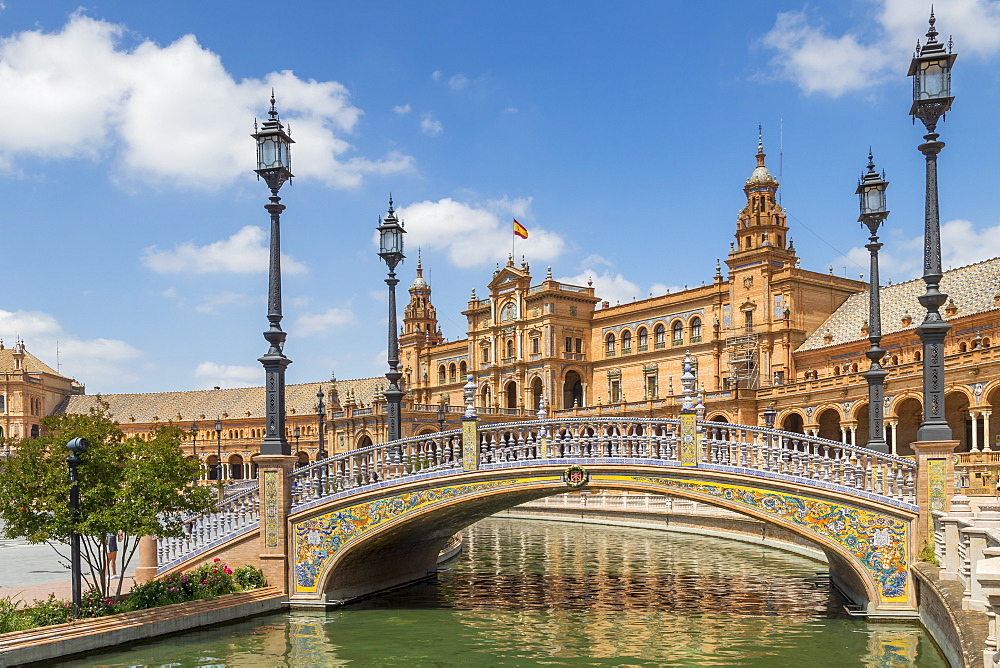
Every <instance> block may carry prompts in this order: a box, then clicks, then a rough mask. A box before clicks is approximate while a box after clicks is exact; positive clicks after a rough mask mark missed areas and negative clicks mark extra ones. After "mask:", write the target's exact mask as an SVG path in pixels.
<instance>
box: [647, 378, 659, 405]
mask: <svg viewBox="0 0 1000 668" xmlns="http://www.w3.org/2000/svg"><path fill="white" fill-rule="evenodd" d="M658 391H659V388H658V387H657V383H656V376H646V398H647V399H655V398H656V397H657V393H658Z"/></svg>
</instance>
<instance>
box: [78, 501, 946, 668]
mask: <svg viewBox="0 0 1000 668" xmlns="http://www.w3.org/2000/svg"><path fill="white" fill-rule="evenodd" d="M466 537H467V540H466V547H465V553H464V554H463V556H462V557H461V558H460V559H458V560H457V561H456V562H454V563H453V564H451V568H450V570H448V571H447V572H444V573H442V574H441V575H440V577H439V578H438V581H437V582H436V583H430V584H424V585H419V586H415V587H410V588H407V589H405V590H401V591H398V592H395V593H393V594H389V595H386V596H381V597H378V598H374V599H371V600H369V601H365V602H362V603H359V604H355V605H352V606H348V607H345V608H339V609H335V610H331V611H330V612H326V613H320V612H312V613H303V612H292V613H290V614H279V615H269V616H266V617H259V618H256V619H253V620H248V621H244V622H239V623H236V624H230V625H227V626H224V627H219V628H214V629H209V630H206V631H201V632H198V633H189V634H184V635H182V636H178V637H175V638H170V639H167V640H164V641H159V642H155V643H146V644H143V645H142V646H139V647H136V648H135V649H132V650H129V651H125V652H119V653H116V654H114V655H112V654H105V655H103V656H102V657H92V658H90V659H88V660H84V661H78V662H72V663H67V664H64V665H79V666H124V665H129V666H163V665H171V666H222V665H224V666H343V665H351V666H523V665H548V666H569V665H574V666H579V665H593V666H619V665H631V666H652V665H656V666H736V665H739V666H761V667H763V666H767V667H769V668H770V667H772V666H803V665H806V666H808V665H813V666H872V667H883V666H884V667H890V666H891V667H895V666H914V665H916V666H944V665H946V664H945V662H944V661H943V660H942V659H941V658H940V656H939V655H938V654H937V652H936V650H935V648H934V646H933V644H932V643H931V642H930V641H929V639H928V637H927V636H926V635H925V634H924V633H923V632H922V631H921V630H920V629H919V627H916V626H909V625H898V626H884V625H880V626H876V625H872V624H865V623H864V622H860V621H856V620H852V619H847V618H844V617H843V616H842V615H841V614H840V612H839V611H840V610H841V609H842V604H843V601H842V600H841V599H840V598H839V597H838V596H837V594H836V593H831V591H830V590H829V588H828V586H827V585H826V583H825V581H824V580H823V579H822V578H816V577H815V572H816V571H817V570H819V569H820V568H822V566H821V565H820V564H817V563H815V562H812V561H810V560H808V559H804V558H802V557H798V556H795V555H790V554H785V553H781V552H776V551H773V550H770V549H768V548H763V547H759V546H754V545H748V544H743V543H737V542H733V541H726V540H722V539H717V538H708V537H701V536H689V535H685V534H675V533H666V532H656V531H648V530H640V529H626V528H620V527H601V526H592V525H575V524H566V523H558V522H539V521H525V520H511V519H490V520H486V521H483V522H480V523H479V524H477V525H475V526H474V527H471V528H470V529H469V530H467V532H466Z"/></svg>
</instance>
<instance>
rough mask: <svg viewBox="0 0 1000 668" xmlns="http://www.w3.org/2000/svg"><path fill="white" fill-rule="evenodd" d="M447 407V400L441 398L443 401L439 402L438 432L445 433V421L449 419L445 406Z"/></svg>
mask: <svg viewBox="0 0 1000 668" xmlns="http://www.w3.org/2000/svg"><path fill="white" fill-rule="evenodd" d="M446 405H447V404H446V403H445V398H444V397H443V396H442V397H441V401H439V402H438V431H439V432H441V431H444V421H445V419H447V415H446V414H445V406H446Z"/></svg>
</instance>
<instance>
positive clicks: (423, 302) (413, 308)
mask: <svg viewBox="0 0 1000 668" xmlns="http://www.w3.org/2000/svg"><path fill="white" fill-rule="evenodd" d="M442 340H443V337H442V336H441V330H440V328H439V327H438V320H437V311H436V310H435V308H434V305H433V304H431V286H430V285H429V284H428V283H427V281H426V280H424V267H423V263H422V261H421V259H420V251H417V277H416V278H415V279H414V280H413V285H411V286H410V303H409V304H407V305H406V308H405V309H403V334H402V336H401V337H400V338H399V345H400V346H406V345H414V344H424V345H437V344H438V343H441V341H442Z"/></svg>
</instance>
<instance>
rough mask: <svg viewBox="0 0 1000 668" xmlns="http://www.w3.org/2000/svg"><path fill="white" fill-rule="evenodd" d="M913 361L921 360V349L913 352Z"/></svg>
mask: <svg viewBox="0 0 1000 668" xmlns="http://www.w3.org/2000/svg"><path fill="white" fill-rule="evenodd" d="M913 361H914V362H919V361H920V351H919V350H918V351H917V352H915V353H913Z"/></svg>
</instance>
